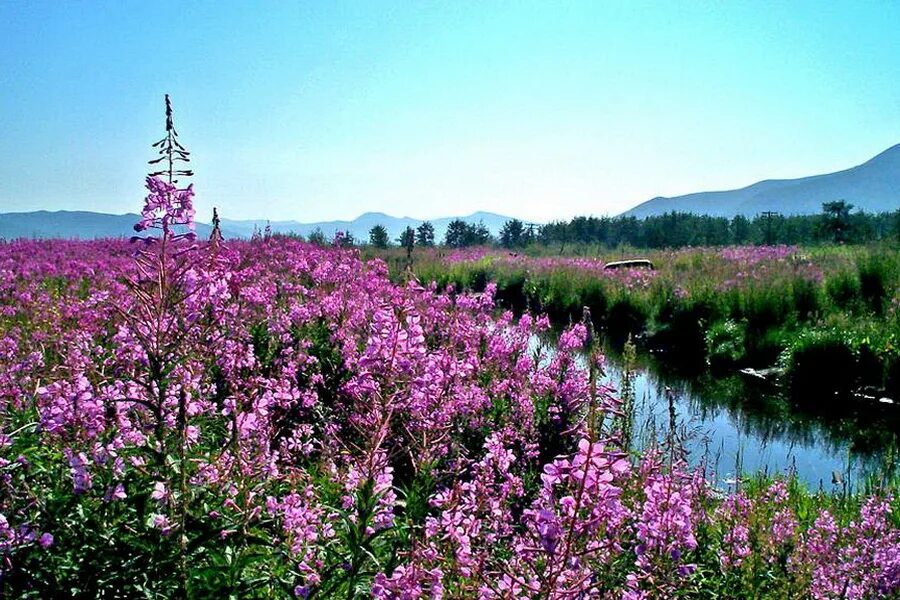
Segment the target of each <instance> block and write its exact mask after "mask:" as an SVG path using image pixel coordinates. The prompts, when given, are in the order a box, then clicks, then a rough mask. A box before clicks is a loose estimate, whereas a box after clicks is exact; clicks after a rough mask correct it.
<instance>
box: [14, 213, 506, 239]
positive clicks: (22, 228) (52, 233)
mask: <svg viewBox="0 0 900 600" xmlns="http://www.w3.org/2000/svg"><path fill="white" fill-rule="evenodd" d="M457 218H458V219H462V220H463V221H465V222H467V223H478V222H482V223H484V225H485V226H486V227H487V228H488V229H489V230H490V231H491V233H493V234H494V235H497V234H498V233H499V232H500V228H501V227H503V224H504V223H505V222H506V221H508V220H509V219H510V217H504V216H502V215H497V214H494V213H488V212H476V213H473V214H471V215H469V216H466V217H442V218H440V219H432V220H430V221H431V224H432V225H434V233H435V239H436V240H438V241H440V240H441V239H443V237H444V233H445V232H446V231H447V225H448V224H449V223H450V222H451V221H453V220H454V219H457ZM139 220H140V216H138V215H136V214H125V215H110V214H106V213H96V212H86V211H66V210H61V211H56V212H48V211H46V210H39V211H34V212H20V213H0V238H5V239H15V238H81V239H92V238H104V237H112V238H117V237H126V238H127V237H131V236H132V235H134V234H135V233H134V229H133V225H134V224H135V223H137V222H138V221H139ZM421 223H422V220H420V219H412V218H409V217H392V216H390V215H386V214H383V213H365V214H363V215H361V216H359V217H357V218H356V219H354V220H352V221H324V222H321V223H299V222H297V221H271V222H269V221H265V220H250V221H236V220H231V219H222V233H223V235H224V236H225V238H226V239H227V238H249V237H250V236H251V235H253V231H254V229H257V230H259V231H260V232H262V231H263V229H265V227H266V225H269V226H270V227H271V228H272V231H273V232H274V233H299V234H300V235H303V236H308V235H309V234H310V233H312V232H313V231H315V230H316V229H319V230H321V231H322V233H324V234H325V236H326V237H328V238H331V237H333V236H334V234H335V232H337V231H343V232H349V233H351V234H352V235H353V237H355V238H356V239H357V240H360V241H365V240H368V239H369V230H370V229H371V228H372V227H374V226H375V225H383V226H384V227H385V228H386V229H387V230H388V234H389V235H390V237H391V239H392V240H395V239H396V238H397V237H399V236H400V233H401V232H403V230H404V229H406V227H408V226H409V227H418V226H419V225H420V224H421ZM211 231H212V227H211V226H210V225H207V224H205V223H197V235H198V236H200V237H209V234H210V232H211Z"/></svg>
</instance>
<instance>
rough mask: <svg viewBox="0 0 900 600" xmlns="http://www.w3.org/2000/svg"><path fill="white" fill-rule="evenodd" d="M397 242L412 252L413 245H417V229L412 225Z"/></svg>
mask: <svg viewBox="0 0 900 600" xmlns="http://www.w3.org/2000/svg"><path fill="white" fill-rule="evenodd" d="M397 243H398V244H400V246H401V247H403V248H406V250H407V252H412V249H413V247H414V246H415V245H416V230H415V229H413V228H412V227H407V228H406V229H404V230H403V233H401V234H400V237H398V238H397Z"/></svg>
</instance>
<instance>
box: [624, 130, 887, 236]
mask: <svg viewBox="0 0 900 600" xmlns="http://www.w3.org/2000/svg"><path fill="white" fill-rule="evenodd" d="M832 200H845V201H847V202H848V203H849V204H852V205H853V206H854V207H856V208H857V209H859V210H863V211H865V212H884V211H894V210H897V209H898V208H900V144H897V145H896V146H892V147H891V148H888V149H887V150H885V151H884V152H882V153H881V154H879V155H878V156H876V157H874V158H872V159H871V160H869V161H867V162H865V163H863V164H861V165H859V166H856V167H853V168H851V169H847V170H845V171H838V172H837V173H828V174H826V175H814V176H812V177H802V178H800V179H768V180H766V181H760V182H759V183H754V184H753V185H751V186H748V187H745V188H741V189H739V190H728V191H723V192H700V193H696V194H687V195H685V196H675V197H673V198H663V197H658V198H653V199H652V200H648V201H646V202H644V203H642V204H639V205H637V206H635V207H634V208H632V209H631V210H628V211H626V212H624V213H622V214H623V215H624V216H631V217H637V218H644V217H649V216H654V215H661V214H665V213H667V212H672V211H677V212H691V213H696V214H707V215H713V216H717V217H733V216H735V215H739V214H742V215H746V216H750V217H752V216H755V215H757V214H759V213H761V212H763V211H768V210H771V211H775V212H779V213H782V214H786V215H788V214H813V213H820V212H822V203H823V202H830V201H832Z"/></svg>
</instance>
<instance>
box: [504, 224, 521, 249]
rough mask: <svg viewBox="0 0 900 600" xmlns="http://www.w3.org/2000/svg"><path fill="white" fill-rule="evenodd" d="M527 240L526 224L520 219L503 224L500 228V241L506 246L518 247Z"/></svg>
mask: <svg viewBox="0 0 900 600" xmlns="http://www.w3.org/2000/svg"><path fill="white" fill-rule="evenodd" d="M524 242H525V225H524V224H523V223H522V221H520V220H518V219H512V220H510V221H507V222H506V223H504V224H503V228H502V229H501V230H500V243H501V244H502V245H503V247H504V248H517V247H519V246H522V245H523V244H524Z"/></svg>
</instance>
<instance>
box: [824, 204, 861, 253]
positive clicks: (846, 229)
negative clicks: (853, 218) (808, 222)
mask: <svg viewBox="0 0 900 600" xmlns="http://www.w3.org/2000/svg"><path fill="white" fill-rule="evenodd" d="M852 209H853V205H852V204H847V203H846V202H844V201H843V200H838V201H836V202H824V203H823V204H822V222H823V226H824V228H825V231H826V232H827V233H828V234H829V235H830V236H831V238H832V240H834V243H836V244H840V243H843V242H846V241H847V237H848V235H849V233H850V211H851V210H852Z"/></svg>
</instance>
